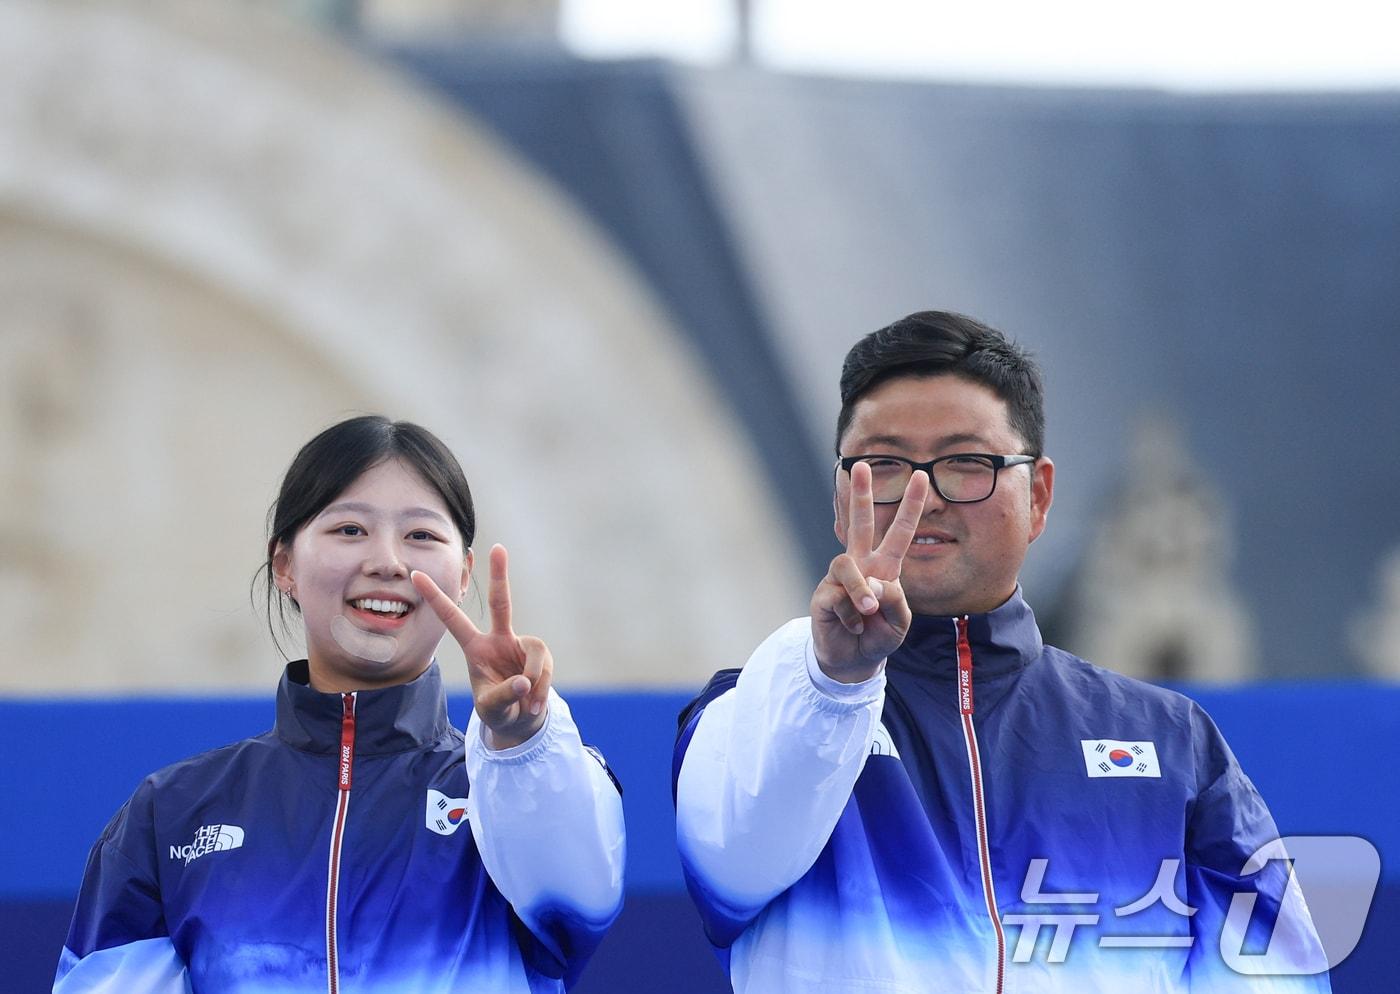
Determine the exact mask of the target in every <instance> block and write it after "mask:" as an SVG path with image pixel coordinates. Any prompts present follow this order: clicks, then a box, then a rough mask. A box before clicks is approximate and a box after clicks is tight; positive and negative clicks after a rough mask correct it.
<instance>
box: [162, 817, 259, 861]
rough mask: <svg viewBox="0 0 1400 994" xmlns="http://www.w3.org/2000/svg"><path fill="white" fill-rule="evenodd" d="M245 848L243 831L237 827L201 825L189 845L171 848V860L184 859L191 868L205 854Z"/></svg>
mask: <svg viewBox="0 0 1400 994" xmlns="http://www.w3.org/2000/svg"><path fill="white" fill-rule="evenodd" d="M242 846H243V829H241V828H239V827H238V826H237V825H201V826H200V827H199V830H198V831H196V832H195V833H194V841H193V842H191V843H189V844H188V845H183V846H171V847H170V858H171V859H182V860H184V861H185V865H186V866H189V865H190V864H191V863H193V862H194V861H195V860H197V859H199V857H201V856H203V855H204V854H205V853H211V852H226V851H228V850H229V849H240V848H242Z"/></svg>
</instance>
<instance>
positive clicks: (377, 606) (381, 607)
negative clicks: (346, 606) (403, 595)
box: [350, 597, 409, 615]
mask: <svg viewBox="0 0 1400 994" xmlns="http://www.w3.org/2000/svg"><path fill="white" fill-rule="evenodd" d="M350 606H351V607H357V608H359V609H360V610H361V611H374V612H376V613H378V614H393V615H399V614H407V613H408V611H409V605H408V604H407V603H406V602H404V601H381V600H377V599H375V598H373V597H362V598H360V599H359V600H357V601H351V602H350Z"/></svg>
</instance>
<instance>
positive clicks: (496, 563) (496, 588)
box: [486, 542, 510, 632]
mask: <svg viewBox="0 0 1400 994" xmlns="http://www.w3.org/2000/svg"><path fill="white" fill-rule="evenodd" d="M507 566H508V557H507V556H506V547H505V546H504V545H501V544H500V543H499V542H498V543H496V544H495V545H493V546H491V590H490V592H489V593H488V594H487V595H486V603H487V605H488V606H489V607H490V608H491V631H492V632H509V631H510V578H509V577H508V576H507V574H506V567H507Z"/></svg>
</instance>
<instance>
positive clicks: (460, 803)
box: [424, 787, 467, 835]
mask: <svg viewBox="0 0 1400 994" xmlns="http://www.w3.org/2000/svg"><path fill="white" fill-rule="evenodd" d="M466 820H467V799H466V798H465V797H448V796H447V795H446V794H444V793H443V792H442V791H440V790H433V788H431V787H429V788H428V812H427V815H426V816H425V820H424V824H425V825H426V826H427V827H428V828H429V829H431V830H432V831H434V832H436V833H437V834H438V835H451V834H452V833H453V832H455V831H457V829H458V828H460V827H461V825H462V822H464V821H466Z"/></svg>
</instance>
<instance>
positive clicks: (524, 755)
mask: <svg viewBox="0 0 1400 994" xmlns="http://www.w3.org/2000/svg"><path fill="white" fill-rule="evenodd" d="M545 707H546V710H545V714H544V724H543V725H541V726H540V730H539V731H538V732H536V733H535V734H534V735H531V736H530V737H529V738H528V739H526V740H525V741H524V742H521V743H519V744H518V745H513V746H511V747H509V748H507V749H495V748H493V747H492V745H491V740H490V739H489V738H488V737H487V736H489V735H490V734H491V729H489V728H487V727H486V723H485V722H482V721H480V719H477V721H478V723H479V724H480V726H481V735H480V740H481V748H480V750H479V752H480V753H481V755H482V757H483V758H484V759H485V760H486V761H487V762H492V763H527V762H529V761H530V760H531V759H533V758H535V755H536V754H537V753H539V752H543V751H544V750H546V749H548V748H549V746H550V744H551V741H552V739H553V737H554V736H553V732H554V730H555V725H556V722H555V716H556V715H557V714H558V713H559V711H560V710H561V709H562V710H563V711H564V714H565V715H567V714H568V705H567V704H565V703H564V699H563V698H562V697H560V696H559V695H558V694H556V693H555V692H554V688H552V687H551V688H550V690H549V702H548V704H546V706H545ZM472 717H473V718H476V716H475V715H473V716H472Z"/></svg>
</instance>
